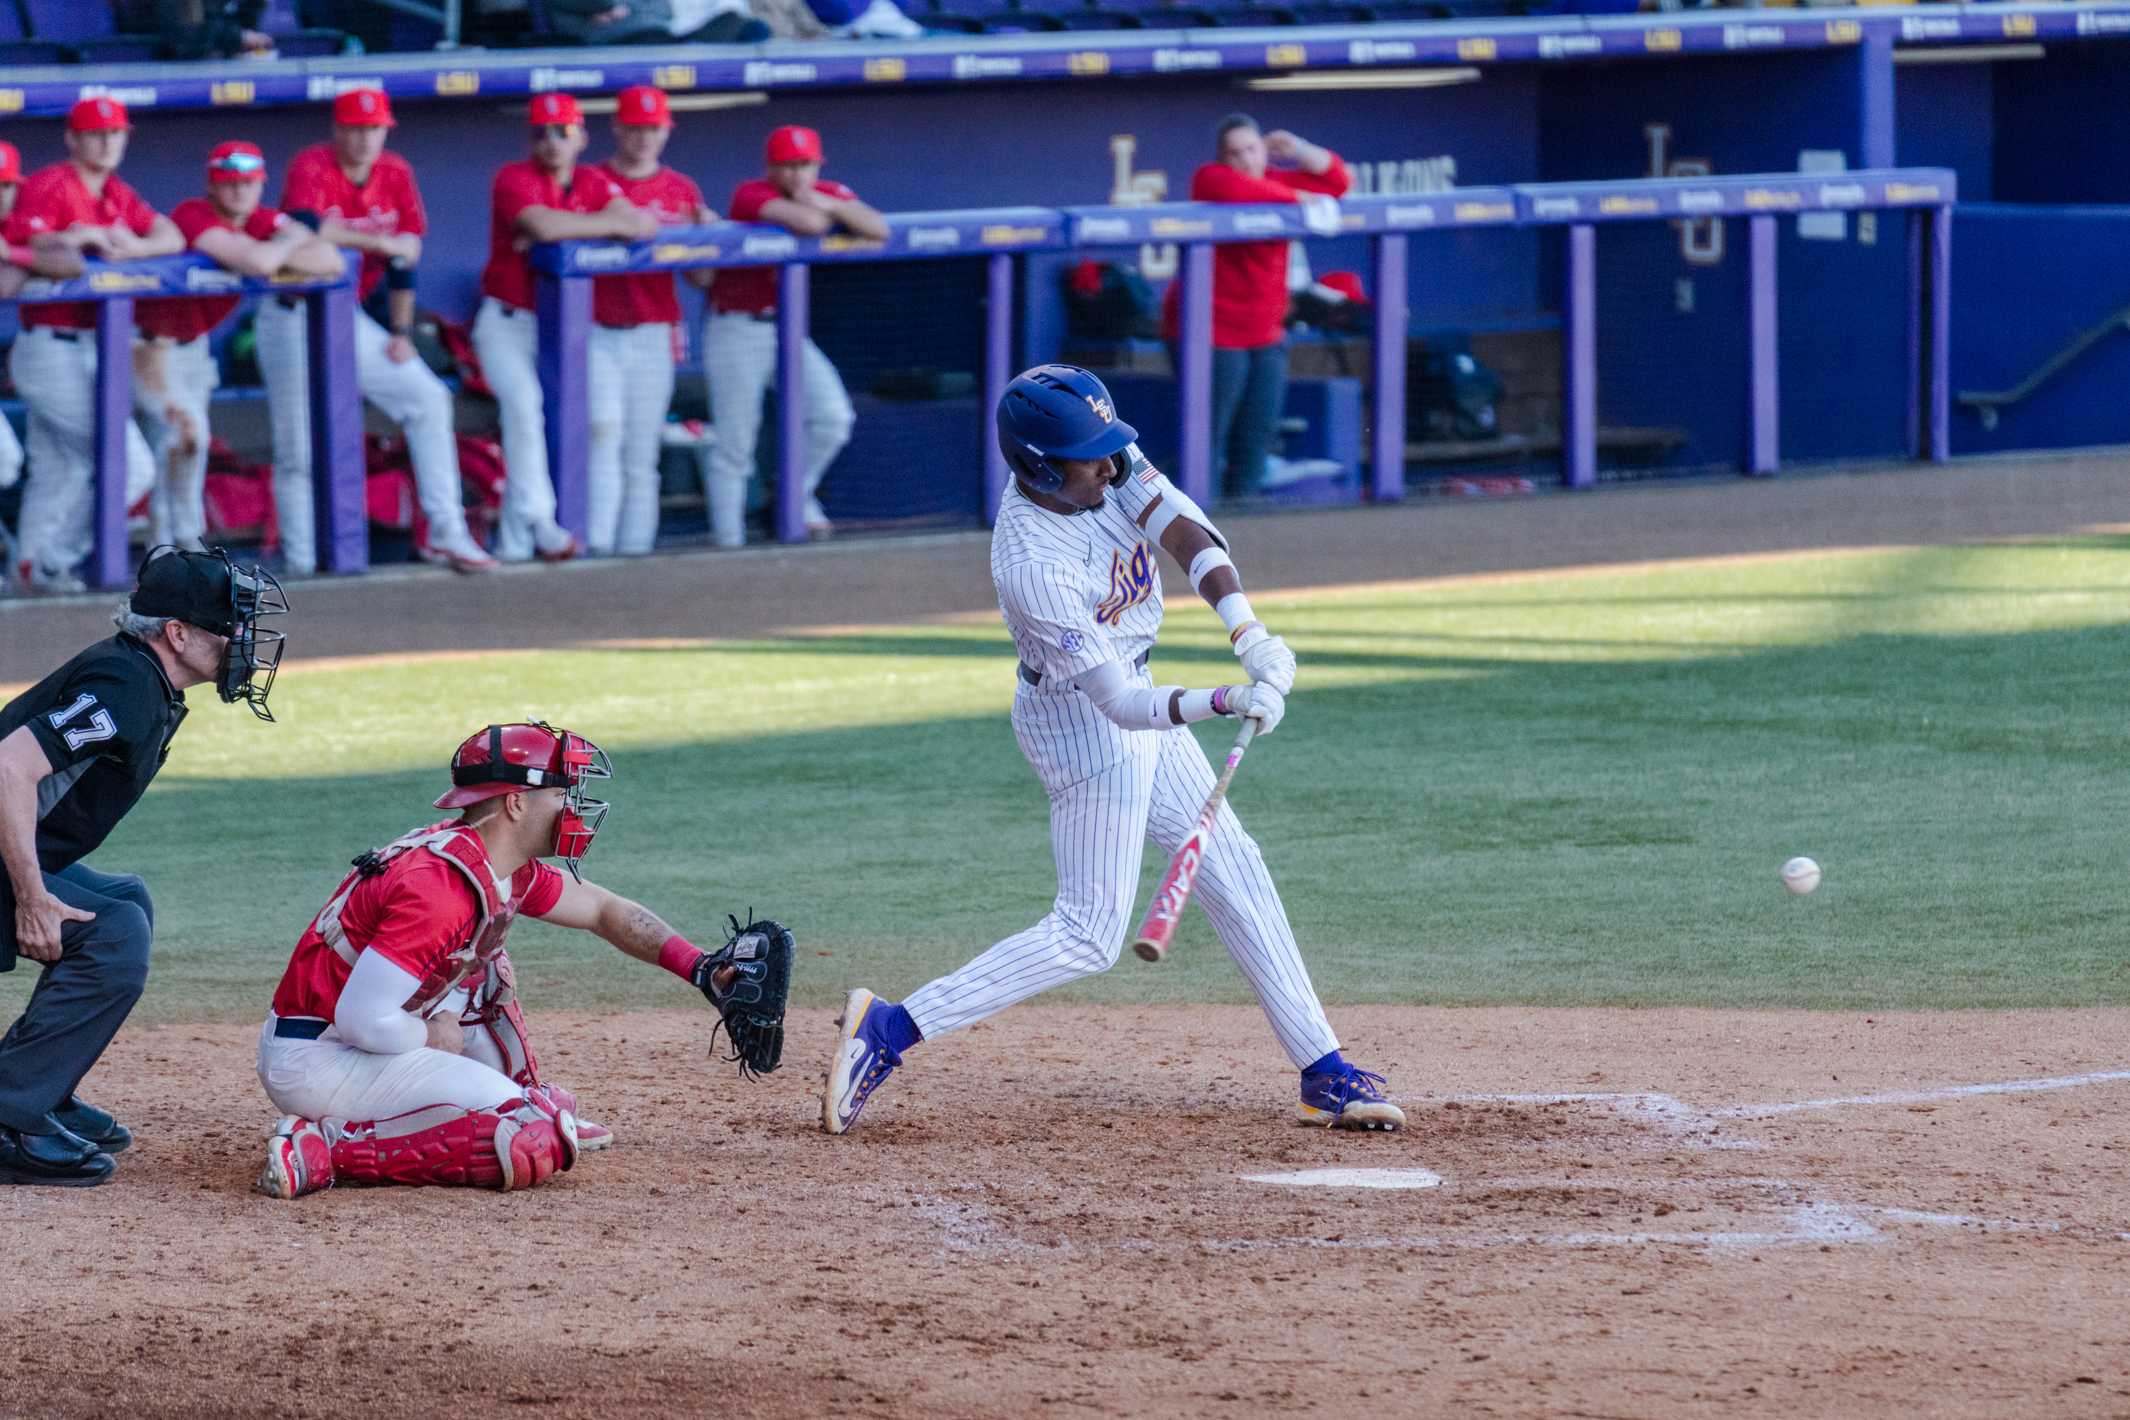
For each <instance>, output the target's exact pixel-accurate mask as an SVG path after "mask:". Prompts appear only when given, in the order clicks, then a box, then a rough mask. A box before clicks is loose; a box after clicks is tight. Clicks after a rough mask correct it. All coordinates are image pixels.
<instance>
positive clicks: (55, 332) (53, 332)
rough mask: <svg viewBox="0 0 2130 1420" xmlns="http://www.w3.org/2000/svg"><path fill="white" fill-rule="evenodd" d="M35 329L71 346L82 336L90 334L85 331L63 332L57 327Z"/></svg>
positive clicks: (41, 326)
mask: <svg viewBox="0 0 2130 1420" xmlns="http://www.w3.org/2000/svg"><path fill="white" fill-rule="evenodd" d="M35 328H36V329H38V330H41V331H43V332H44V333H45V334H46V335H49V336H51V337H52V339H54V340H64V341H65V342H66V343H67V344H69V345H72V344H73V343H74V342H75V341H77V340H79V339H81V338H82V336H84V335H86V334H88V332H87V331H84V330H62V329H60V328H59V327H58V326H56V325H40V326H37V327H35Z"/></svg>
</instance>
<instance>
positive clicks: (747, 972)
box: [694, 909, 797, 1076]
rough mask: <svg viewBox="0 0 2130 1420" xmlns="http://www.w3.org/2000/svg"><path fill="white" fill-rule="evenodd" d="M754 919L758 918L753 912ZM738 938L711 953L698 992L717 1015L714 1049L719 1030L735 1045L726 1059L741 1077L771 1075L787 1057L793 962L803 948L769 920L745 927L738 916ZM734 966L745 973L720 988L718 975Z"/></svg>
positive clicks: (701, 966)
mask: <svg viewBox="0 0 2130 1420" xmlns="http://www.w3.org/2000/svg"><path fill="white" fill-rule="evenodd" d="M748 916H749V917H751V918H752V917H753V912H752V910H751V909H750V911H749V913H748ZM727 920H729V921H730V922H731V923H732V936H731V937H730V938H728V939H727V940H726V942H725V945H724V946H722V947H720V948H719V949H718V950H716V951H714V952H706V953H704V955H703V959H702V961H700V962H699V963H697V964H696V968H695V975H694V981H695V986H696V989H697V990H699V991H701V992H702V993H703V996H704V997H705V998H706V999H707V1000H708V1001H709V1002H710V1005H711V1006H712V1007H713V1008H714V1009H715V1010H716V1011H717V1014H718V1017H719V1020H718V1025H716V1026H712V1027H711V1028H710V1044H711V1048H712V1049H713V1050H715V1049H716V1048H717V1032H718V1028H719V1026H722V1027H723V1028H724V1031H725V1035H726V1038H727V1039H728V1040H730V1041H731V1043H732V1053H731V1054H730V1055H728V1056H726V1057H725V1058H726V1059H727V1060H737V1061H739V1062H740V1074H741V1075H743V1076H745V1075H766V1074H768V1073H769V1072H770V1071H772V1070H774V1069H776V1068H777V1063H778V1062H779V1061H781V1060H782V1059H783V1058H784V1003H785V1001H786V1000H788V999H789V998H790V996H791V959H792V954H793V952H794V951H795V950H796V947H797V943H795V942H794V941H793V940H792V937H791V933H790V932H789V931H787V930H786V929H785V928H784V926H783V925H782V924H781V923H778V922H775V921H773V920H771V919H770V918H767V917H760V918H754V920H752V921H750V922H748V924H747V925H746V926H744V927H742V926H741V925H740V919H739V918H737V917H733V918H729V919H727ZM727 966H729V967H732V968H733V969H735V970H736V971H737V972H738V973H739V974H738V975H737V976H735V977H733V979H732V985H731V987H730V988H729V989H727V990H725V991H719V990H718V989H717V985H716V982H717V978H718V973H719V971H720V969H721V968H723V967H727Z"/></svg>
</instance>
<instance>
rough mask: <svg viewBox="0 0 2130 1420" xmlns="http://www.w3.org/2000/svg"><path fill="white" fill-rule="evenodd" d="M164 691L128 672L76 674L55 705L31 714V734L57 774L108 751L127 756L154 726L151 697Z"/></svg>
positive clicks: (154, 712)
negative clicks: (127, 675)
mask: <svg viewBox="0 0 2130 1420" xmlns="http://www.w3.org/2000/svg"><path fill="white" fill-rule="evenodd" d="M146 669H147V668H146V667H143V670H146ZM160 693H161V692H160V690H152V689H150V688H149V687H148V686H146V685H142V684H139V683H137V682H135V681H133V680H130V679H128V678H126V677H124V676H119V675H112V674H108V673H100V672H90V673H88V674H84V675H77V676H75V677H74V678H73V679H72V680H70V681H68V682H67V683H66V685H65V686H64V687H62V688H61V690H60V692H59V698H58V700H57V702H56V708H54V709H51V710H47V711H45V712H44V713H43V714H40V715H32V716H31V717H30V718H29V721H28V724H29V727H30V733H31V734H32V735H34V736H36V738H37V743H38V744H39V745H41V746H42V747H43V749H44V757H45V758H46V759H47V760H49V761H51V765H52V772H53V773H54V774H59V773H63V772H65V771H66V770H68V769H70V768H74V767H75V766H83V767H86V766H87V765H88V764H89V763H90V762H91V761H93V760H97V759H102V758H105V757H107V756H108V757H110V758H113V759H121V760H122V759H125V758H126V757H128V756H129V755H131V754H132V753H133V751H134V749H135V748H137V747H138V746H139V745H140V743H141V742H142V740H144V739H145V738H146V737H147V736H148V734H149V733H150V732H151V730H152V728H153V726H154V725H155V723H156V711H155V702H154V700H153V698H152V697H153V696H155V695H158V694H160Z"/></svg>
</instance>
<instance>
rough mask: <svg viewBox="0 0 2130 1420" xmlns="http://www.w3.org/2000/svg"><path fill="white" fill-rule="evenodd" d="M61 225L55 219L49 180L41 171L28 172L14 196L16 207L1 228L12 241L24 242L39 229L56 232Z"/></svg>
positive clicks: (1, 232) (2, 232) (0, 232)
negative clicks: (27, 176)
mask: <svg viewBox="0 0 2130 1420" xmlns="http://www.w3.org/2000/svg"><path fill="white" fill-rule="evenodd" d="M62 225H63V224H61V223H59V222H57V221H55V220H54V212H53V199H52V183H51V181H50V180H49V179H48V178H47V177H46V176H45V174H44V173H43V172H35V173H31V174H30V176H29V179H28V181H26V182H24V183H23V184H22V191H21V193H20V194H18V195H17V196H16V198H15V210H14V211H12V212H10V213H8V216H7V225H6V226H5V227H4V228H0V234H4V235H5V236H6V238H7V239H8V240H9V241H11V242H26V241H28V240H29V239H30V238H31V237H32V236H34V235H35V234H36V233H38V232H56V231H58V230H59V229H60V227H61V226H62Z"/></svg>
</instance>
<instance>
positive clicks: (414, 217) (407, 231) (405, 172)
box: [283, 166, 429, 237]
mask: <svg viewBox="0 0 2130 1420" xmlns="http://www.w3.org/2000/svg"><path fill="white" fill-rule="evenodd" d="M397 171H398V172H399V230H400V231H401V232H402V233H403V234H404V235H406V236H410V237H425V236H427V235H429V209H428V208H426V207H424V206H422V189H421V185H420V184H418V183H417V182H415V180H414V169H412V168H410V167H404V166H403V167H401V168H399V169H398V170H397ZM283 205H284V206H286V205H288V204H286V203H284V204H283Z"/></svg>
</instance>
